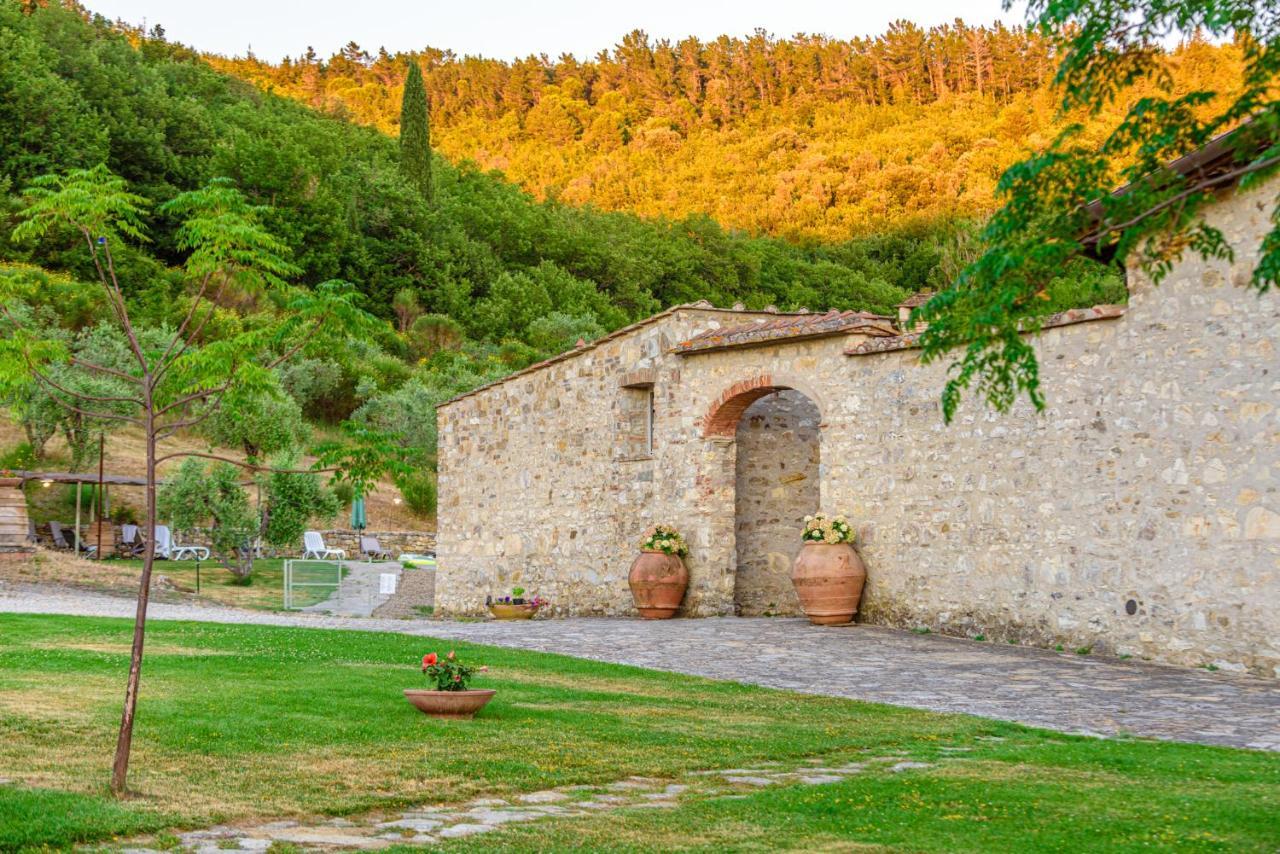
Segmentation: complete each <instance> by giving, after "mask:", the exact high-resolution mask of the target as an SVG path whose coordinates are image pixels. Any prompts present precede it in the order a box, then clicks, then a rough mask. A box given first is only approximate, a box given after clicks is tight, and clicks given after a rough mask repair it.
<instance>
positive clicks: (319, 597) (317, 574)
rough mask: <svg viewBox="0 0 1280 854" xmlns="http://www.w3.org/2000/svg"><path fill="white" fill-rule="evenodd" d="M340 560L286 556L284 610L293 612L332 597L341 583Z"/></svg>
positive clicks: (344, 570)
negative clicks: (303, 558) (287, 558)
mask: <svg viewBox="0 0 1280 854" xmlns="http://www.w3.org/2000/svg"><path fill="white" fill-rule="evenodd" d="M344 575H346V567H345V566H344V562H343V561H341V560H302V559H290V560H286V561H285V562H284V609H285V610H286V611H293V610H297V609H299V608H306V607H308V606H310V605H316V604H318V603H320V602H323V601H325V600H326V599H330V598H332V597H333V596H334V595H335V594H336V593H337V592H338V589H339V588H340V587H341V586H342V578H343V576H344Z"/></svg>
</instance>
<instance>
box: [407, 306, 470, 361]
mask: <svg viewBox="0 0 1280 854" xmlns="http://www.w3.org/2000/svg"><path fill="white" fill-rule="evenodd" d="M406 337H407V338H408V339H409V340H408V345H409V356H410V358H412V359H413V360H414V361H421V360H424V359H430V358H431V357H432V356H434V355H435V354H436V353H439V352H441V351H442V350H457V349H458V348H459V347H461V346H462V342H463V341H464V340H465V338H466V333H465V332H464V331H463V329H462V324H461V323H459V322H458V321H456V320H454V319H453V318H452V317H449V316H448V315H447V314H424V315H422V316H421V317H419V318H417V319H416V320H414V321H413V323H412V324H411V325H410V327H409V331H408V334H407V336H406Z"/></svg>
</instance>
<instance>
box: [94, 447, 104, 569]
mask: <svg viewBox="0 0 1280 854" xmlns="http://www.w3.org/2000/svg"><path fill="white" fill-rule="evenodd" d="M105 442H106V434H104V433H99V434H98V551H97V552H96V553H95V554H94V557H95V558H96V559H98V560H102V450H103V445H104V443H105Z"/></svg>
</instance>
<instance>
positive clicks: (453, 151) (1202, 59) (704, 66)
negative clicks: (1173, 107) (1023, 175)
mask: <svg viewBox="0 0 1280 854" xmlns="http://www.w3.org/2000/svg"><path fill="white" fill-rule="evenodd" d="M1165 59H1166V64H1167V71H1168V73H1169V75H1170V77H1171V78H1172V80H1173V82H1174V89H1175V91H1176V92H1177V93H1179V94H1184V93H1186V92H1188V91H1192V90H1194V89H1198V88H1201V87H1204V88H1213V89H1217V90H1219V91H1223V92H1230V91H1231V90H1233V89H1234V88H1235V87H1236V86H1237V85H1238V81H1239V78H1240V73H1241V50H1240V48H1239V47H1238V46H1236V45H1230V44H1228V45H1220V46H1217V45H1210V44H1208V43H1206V42H1204V41H1201V40H1197V39H1191V40H1189V41H1188V42H1187V43H1185V44H1183V45H1181V46H1179V47H1178V48H1177V49H1175V50H1173V51H1171V52H1170V53H1169V54H1168V55H1167V56H1166V57H1165ZM209 61H210V62H211V63H212V64H213V65H214V66H215V67H218V68H221V69H223V70H226V71H228V72H230V73H232V74H235V75H236V76H238V77H241V78H242V79H245V80H249V81H251V82H253V83H254V84H255V85H257V86H259V87H261V88H263V89H266V90H269V91H275V92H279V93H281V94H285V95H288V96H289V97H291V98H294V99H296V100H299V101H301V102H303V103H306V104H308V105H310V106H312V107H315V108H317V109H321V110H325V111H328V112H331V113H334V114H337V115H342V116H346V117H349V118H350V119H351V120H353V121H355V122H357V123H360V124H364V125H369V126H372V127H376V128H379V129H380V130H383V131H384V132H387V133H389V134H395V133H396V132H397V128H398V125H397V122H398V117H399V105H400V91H401V85H402V82H403V79H404V75H405V68H406V67H407V64H408V63H409V62H415V63H417V64H419V65H420V66H421V67H422V69H423V74H424V77H425V81H426V87H427V94H428V98H429V100H430V103H431V115H432V120H433V134H434V139H435V143H436V145H437V147H438V148H439V150H440V151H441V152H443V153H444V154H445V155H447V156H448V157H449V158H450V159H452V160H454V161H459V162H460V161H463V160H472V161H475V162H476V163H478V164H479V165H480V166H481V167H483V168H492V169H498V170H500V171H502V172H503V174H504V175H505V176H506V177H507V178H508V179H510V180H512V181H514V182H516V183H519V184H520V185H522V186H523V187H525V188H526V189H528V190H530V191H531V192H533V193H535V194H537V195H538V196H539V197H540V198H554V199H559V200H560V201H563V202H567V203H572V204H588V203H589V204H592V205H595V206H597V207H600V208H603V209H607V210H626V211H631V212H633V213H637V214H640V215H642V216H648V217H654V216H666V217H673V218H679V217H684V216H687V215H691V214H704V215H708V216H710V217H712V218H713V219H714V220H715V221H717V222H718V223H720V224H722V225H724V226H730V227H735V228H741V229H746V230H748V231H750V232H752V233H757V234H772V235H776V236H783V237H787V238H789V239H791V240H795V241H800V242H805V243H815V242H828V243H829V242H841V241H845V240H848V239H849V238H851V237H854V236H858V235H864V234H868V233H873V232H881V231H884V230H886V229H892V228H898V227H902V226H904V225H911V224H916V223H920V222H926V223H930V222H935V221H937V220H938V219H940V218H945V219H950V218H954V217H957V216H962V217H970V216H980V215H985V214H987V213H990V211H991V210H992V209H993V207H994V204H995V194H994V189H995V185H996V181H997V180H998V178H999V177H1000V174H1001V173H1002V172H1003V171H1004V169H1005V168H1007V167H1008V166H1009V165H1011V164H1012V163H1014V162H1015V161H1017V160H1018V159H1020V158H1021V157H1022V156H1024V155H1025V154H1026V153H1027V151H1028V149H1031V148H1037V147H1042V146H1043V145H1045V144H1047V143H1048V142H1049V141H1050V140H1051V139H1052V138H1053V134H1054V133H1055V132H1056V131H1057V130H1058V129H1059V128H1060V127H1061V122H1062V119H1060V118H1058V117H1057V116H1056V115H1055V113H1056V110H1055V108H1056V106H1057V100H1058V97H1059V96H1058V95H1057V94H1055V93H1054V92H1053V91H1052V89H1051V88H1050V84H1051V80H1052V76H1053V71H1054V67H1055V65H1056V58H1055V57H1054V56H1053V55H1052V47H1051V42H1050V41H1049V40H1048V39H1046V38H1045V37H1043V36H1041V35H1038V34H1036V33H1034V32H1028V31H1026V30H1023V29H1020V28H1008V27H1005V26H1003V25H1001V24H998V23H997V24H994V25H992V26H970V25H968V24H965V23H964V22H963V21H959V20H957V21H956V22H955V23H954V24H950V25H946V26H940V27H934V28H931V29H928V30H925V29H922V28H920V27H918V26H916V25H915V24H912V23H909V22H905V21H900V22H897V23H895V24H894V25H892V26H891V27H890V29H889V31H888V32H886V33H884V34H883V35H881V36H877V37H874V38H866V39H853V40H848V41H841V40H836V39H831V38H826V37H822V36H796V37H794V38H788V39H777V38H774V37H772V36H770V35H768V34H767V33H764V32H756V33H755V34H754V35H752V36H751V37H749V38H746V39H737V38H730V37H727V36H722V37H721V38H719V39H716V40H715V41H711V42H702V41H699V40H698V39H694V38H688V39H683V40H681V41H679V42H677V43H674V44H673V43H671V42H669V41H663V40H659V41H656V42H654V41H652V40H651V39H649V38H648V37H647V36H646V35H645V34H644V33H642V32H633V33H630V34H629V35H627V36H626V37H625V38H624V39H623V40H622V41H621V43H620V44H618V45H617V46H616V47H615V48H614V49H613V50H612V51H605V52H601V53H600V54H599V55H598V56H596V57H595V58H594V59H591V60H588V61H579V60H577V59H575V58H574V57H572V56H561V57H560V58H559V59H556V60H550V59H548V58H547V57H545V56H537V57H529V58H527V59H523V60H520V61H517V62H510V63H508V62H499V61H495V60H488V59H482V58H477V57H457V56H455V55H453V54H452V53H450V52H448V51H441V50H434V49H428V50H423V51H420V52H410V53H404V54H395V55H392V54H388V53H387V52H386V51H383V50H380V51H377V52H375V53H370V52H369V51H367V50H365V49H363V48H362V47H361V46H359V45H357V44H354V43H351V44H348V45H347V46H346V47H345V48H343V49H342V50H341V51H339V52H338V53H336V54H334V55H333V56H331V57H329V58H327V59H321V58H320V57H317V56H316V55H315V53H314V51H310V50H309V51H308V52H307V53H305V54H303V55H302V56H300V57H297V58H290V59H286V60H284V61H283V62H281V63H279V64H276V65H272V64H269V63H266V62H263V61H261V60H259V59H256V58H254V57H252V56H250V57H244V58H235V59H227V58H223V57H210V58H209ZM1145 94H1150V93H1149V92H1148V91H1146V89H1144V88H1143V87H1137V88H1136V89H1135V91H1134V92H1133V93H1132V97H1133V98H1137V97H1141V96H1143V95H1145ZM1127 106H1128V104H1127V103H1126V104H1120V105H1117V106H1116V109H1114V110H1112V111H1108V112H1104V113H1103V114H1101V115H1099V116H1095V117H1088V116H1070V117H1068V118H1069V119H1071V120H1076V119H1079V120H1083V121H1087V122H1089V123H1090V125H1091V127H1093V128H1096V129H1097V130H1098V132H1099V133H1101V132H1102V130H1103V129H1104V128H1106V127H1108V126H1109V125H1110V124H1112V123H1114V120H1115V118H1116V117H1117V116H1118V115H1120V114H1121V113H1122V108H1124V107H1127Z"/></svg>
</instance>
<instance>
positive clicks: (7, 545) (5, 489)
mask: <svg viewBox="0 0 1280 854" xmlns="http://www.w3.org/2000/svg"><path fill="white" fill-rule="evenodd" d="M29 532H30V522H29V521H28V517H27V496H26V495H24V494H23V492H22V478H20V477H0V560H2V559H5V558H25V557H27V556H28V555H29V554H31V552H32V551H34V550H35V546H34V545H33V544H32V543H30V542H28V541H27V535H28V533H29Z"/></svg>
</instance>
